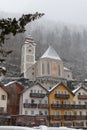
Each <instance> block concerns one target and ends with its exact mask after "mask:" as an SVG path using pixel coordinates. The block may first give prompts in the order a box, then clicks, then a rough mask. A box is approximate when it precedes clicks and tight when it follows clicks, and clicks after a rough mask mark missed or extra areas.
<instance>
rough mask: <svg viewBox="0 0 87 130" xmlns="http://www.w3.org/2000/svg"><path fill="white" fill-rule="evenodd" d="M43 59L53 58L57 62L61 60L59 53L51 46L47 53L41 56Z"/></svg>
mask: <svg viewBox="0 0 87 130" xmlns="http://www.w3.org/2000/svg"><path fill="white" fill-rule="evenodd" d="M41 58H51V59H56V60H61V58H60V57H59V55H58V54H57V52H56V51H55V50H54V48H53V47H51V46H49V48H48V49H47V50H46V52H45V53H44V54H43V55H42V56H41Z"/></svg>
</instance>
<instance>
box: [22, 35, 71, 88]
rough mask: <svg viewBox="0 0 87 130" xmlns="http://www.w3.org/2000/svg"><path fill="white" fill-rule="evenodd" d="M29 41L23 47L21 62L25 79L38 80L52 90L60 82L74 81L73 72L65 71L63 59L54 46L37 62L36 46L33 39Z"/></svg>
mask: <svg viewBox="0 0 87 130" xmlns="http://www.w3.org/2000/svg"><path fill="white" fill-rule="evenodd" d="M27 39H28V40H26V41H25V44H24V45H23V47H22V61H21V73H23V74H24V77H25V78H28V79H30V80H32V81H36V80H38V81H39V82H40V83H41V84H43V85H44V86H45V88H46V89H50V88H51V87H52V86H54V85H55V84H56V83H58V82H61V81H64V82H66V80H72V72H71V70H69V69H65V67H64V64H63V61H62V59H61V58H60V57H59V55H58V54H57V52H56V51H55V50H54V48H53V47H52V46H49V48H48V49H47V50H46V52H45V53H44V54H43V55H42V56H41V57H40V58H39V59H38V60H37V61H35V46H36V44H35V43H34V41H33V39H32V38H30V37H29V38H27ZM46 82H47V83H46ZM48 82H49V83H48ZM47 86H48V88H47Z"/></svg>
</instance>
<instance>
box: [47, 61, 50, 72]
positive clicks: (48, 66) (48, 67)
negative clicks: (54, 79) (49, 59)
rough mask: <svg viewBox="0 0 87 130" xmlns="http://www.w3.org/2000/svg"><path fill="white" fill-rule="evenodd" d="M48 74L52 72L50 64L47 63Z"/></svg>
mask: <svg viewBox="0 0 87 130" xmlns="http://www.w3.org/2000/svg"><path fill="white" fill-rule="evenodd" d="M47 74H50V64H49V63H47Z"/></svg>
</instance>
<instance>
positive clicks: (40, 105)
mask: <svg viewBox="0 0 87 130" xmlns="http://www.w3.org/2000/svg"><path fill="white" fill-rule="evenodd" d="M38 108H41V109H48V108H49V105H48V104H38Z"/></svg>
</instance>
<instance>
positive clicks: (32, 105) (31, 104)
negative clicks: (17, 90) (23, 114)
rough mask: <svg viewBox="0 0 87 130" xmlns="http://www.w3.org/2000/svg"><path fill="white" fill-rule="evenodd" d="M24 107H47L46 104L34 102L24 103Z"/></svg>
mask: <svg viewBox="0 0 87 130" xmlns="http://www.w3.org/2000/svg"><path fill="white" fill-rule="evenodd" d="M24 108H40V109H48V108H49V105H48V104H36V103H24Z"/></svg>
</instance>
